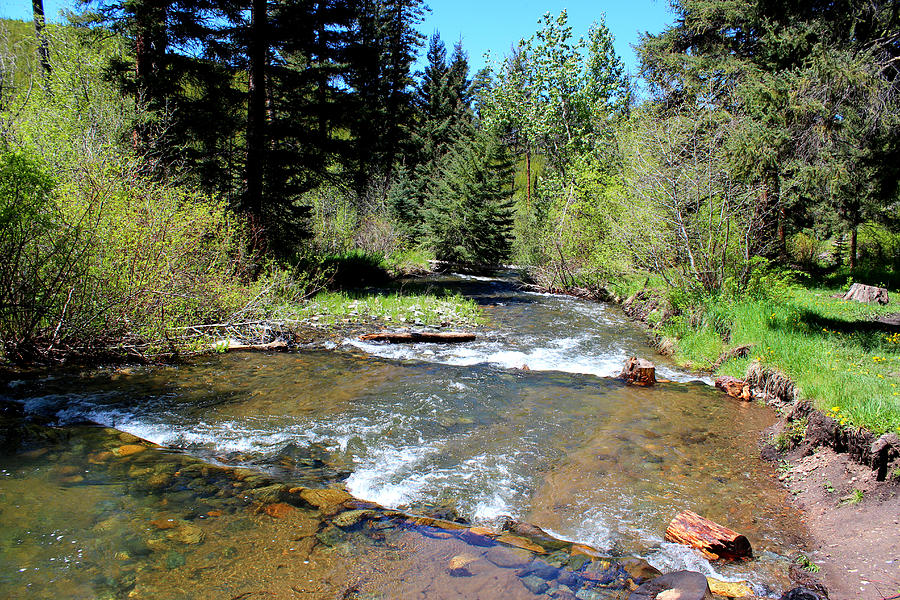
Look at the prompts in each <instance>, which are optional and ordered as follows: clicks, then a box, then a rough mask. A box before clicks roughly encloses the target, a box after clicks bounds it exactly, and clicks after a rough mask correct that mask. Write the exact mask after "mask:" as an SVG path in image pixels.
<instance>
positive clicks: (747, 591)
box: [706, 577, 753, 598]
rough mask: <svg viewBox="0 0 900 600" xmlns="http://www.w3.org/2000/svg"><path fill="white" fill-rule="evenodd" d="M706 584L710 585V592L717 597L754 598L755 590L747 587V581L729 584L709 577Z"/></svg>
mask: <svg viewBox="0 0 900 600" xmlns="http://www.w3.org/2000/svg"><path fill="white" fill-rule="evenodd" d="M706 582H707V583H708V584H709V589H710V591H711V592H712V593H713V594H715V595H717V596H724V597H726V598H749V597H751V596H753V589H752V588H751V587H750V586H749V585H747V582H746V581H736V582H733V583H729V582H727V581H720V580H718V579H715V578H713V577H707V578H706Z"/></svg>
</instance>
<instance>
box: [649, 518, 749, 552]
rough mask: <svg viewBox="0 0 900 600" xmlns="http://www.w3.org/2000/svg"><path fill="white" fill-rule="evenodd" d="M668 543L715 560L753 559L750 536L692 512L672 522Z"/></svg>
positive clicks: (667, 532)
mask: <svg viewBox="0 0 900 600" xmlns="http://www.w3.org/2000/svg"><path fill="white" fill-rule="evenodd" d="M666 541H667V542H676V543H678V544H686V545H688V546H691V547H692V548H696V549H697V550H700V552H702V553H703V555H704V556H706V557H707V558H710V559H713V560H715V559H722V560H739V559H744V558H751V557H752V556H753V550H752V548H751V547H750V542H749V541H748V540H747V538H746V537H744V536H743V535H741V534H739V533H737V532H736V531H732V530H731V529H728V528H727V527H723V526H722V525H719V524H718V523H714V522H713V521H710V520H709V519H705V518H703V517H701V516H700V515H698V514H697V513H694V512H691V511H689V510H685V511H682V512H680V513H678V514H677V515H676V516H675V518H674V519H672V522H671V523H669V527H668V528H666Z"/></svg>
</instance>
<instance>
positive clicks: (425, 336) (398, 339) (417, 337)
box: [359, 331, 475, 344]
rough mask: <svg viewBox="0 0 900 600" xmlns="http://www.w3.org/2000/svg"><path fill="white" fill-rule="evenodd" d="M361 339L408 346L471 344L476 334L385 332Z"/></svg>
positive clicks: (364, 336)
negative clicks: (434, 343)
mask: <svg viewBox="0 0 900 600" xmlns="http://www.w3.org/2000/svg"><path fill="white" fill-rule="evenodd" d="M359 339H361V340H363V341H366V342H388V343H391V344H408V343H416V342H440V343H458V342H471V341H472V340H474V339H475V334H474V333H463V332H456V331H447V332H429V331H423V332H415V331H397V332H391V331H383V332H381V333H369V334H366V335H361V336H359Z"/></svg>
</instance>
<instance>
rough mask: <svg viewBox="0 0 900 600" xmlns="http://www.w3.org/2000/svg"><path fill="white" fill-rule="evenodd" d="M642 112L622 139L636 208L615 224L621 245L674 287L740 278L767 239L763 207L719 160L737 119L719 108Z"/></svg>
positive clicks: (710, 288) (709, 286) (708, 286)
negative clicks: (669, 113)
mask: <svg viewBox="0 0 900 600" xmlns="http://www.w3.org/2000/svg"><path fill="white" fill-rule="evenodd" d="M642 117H643V118H641V119H634V120H633V121H632V123H633V130H632V131H630V132H629V135H628V137H627V139H626V141H625V150H624V154H625V163H626V167H625V180H626V182H627V184H626V185H627V188H628V190H629V191H630V193H631V197H632V198H633V202H632V206H633V207H634V208H633V210H632V211H630V212H629V213H628V216H627V217H626V218H625V219H623V220H621V221H620V222H619V223H618V224H617V231H616V236H617V238H618V239H619V240H620V241H621V243H622V246H623V248H628V251H629V252H630V253H631V256H632V258H633V261H634V264H636V265H637V266H639V267H642V268H645V269H647V270H649V271H651V272H653V273H656V274H658V275H659V276H660V277H662V278H663V279H664V280H666V281H667V282H668V283H669V285H672V286H677V287H681V288H690V287H700V288H702V289H703V290H705V291H706V292H707V293H711V292H715V291H717V290H719V289H721V288H722V286H723V285H724V284H725V282H726V280H728V279H734V280H737V281H739V282H743V281H745V280H746V278H747V276H748V275H749V273H750V268H751V266H750V259H751V257H752V256H755V255H757V254H759V253H760V252H761V251H763V250H764V248H765V245H766V243H767V240H766V239H765V238H762V239H761V238H760V236H759V234H760V231H761V224H762V219H763V217H764V215H765V214H766V207H765V206H764V205H761V204H760V202H759V198H760V194H759V190H758V189H756V187H755V186H754V185H752V184H746V183H742V182H741V181H740V180H738V179H736V178H735V177H734V175H733V173H732V172H731V171H730V169H729V168H728V165H727V164H726V163H725V162H723V160H722V158H721V157H722V153H723V148H724V146H725V145H726V143H727V141H728V139H729V137H730V136H732V135H734V132H735V130H736V129H738V128H739V126H738V124H737V123H736V122H735V119H734V118H733V116H732V115H731V114H729V113H727V112H725V111H718V110H708V111H698V113H696V114H694V115H692V116H682V115H675V116H671V117H656V116H655V115H653V114H647V115H642Z"/></svg>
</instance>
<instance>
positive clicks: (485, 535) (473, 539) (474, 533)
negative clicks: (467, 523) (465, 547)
mask: <svg viewBox="0 0 900 600" xmlns="http://www.w3.org/2000/svg"><path fill="white" fill-rule="evenodd" d="M495 535H496V534H495V533H494V532H493V531H492V530H490V529H487V528H486V527H472V528H470V529H466V530H464V531H462V532H460V534H459V539H461V540H462V541H464V542H465V543H467V544H469V545H471V546H481V547H485V548H486V547H489V546H493V545H494V540H493V539H491V538H492V537H493V536H495Z"/></svg>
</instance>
